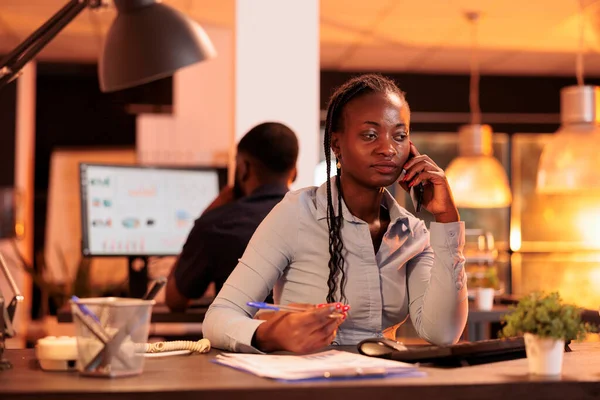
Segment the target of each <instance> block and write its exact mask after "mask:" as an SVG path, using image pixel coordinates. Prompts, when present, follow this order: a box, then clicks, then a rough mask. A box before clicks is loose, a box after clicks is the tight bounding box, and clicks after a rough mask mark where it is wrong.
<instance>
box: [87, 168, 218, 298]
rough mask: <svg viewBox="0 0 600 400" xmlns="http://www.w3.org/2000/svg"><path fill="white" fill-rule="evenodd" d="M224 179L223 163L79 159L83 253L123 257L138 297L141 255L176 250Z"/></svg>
mask: <svg viewBox="0 0 600 400" xmlns="http://www.w3.org/2000/svg"><path fill="white" fill-rule="evenodd" d="M226 181H227V170H226V168H181V167H179V168H177V167H153V166H137V165H133V166H132V165H115V164H90V163H81V164H80V194H81V225H82V230H81V233H82V246H81V249H82V253H83V255H84V256H93V257H106V256H111V257H114V256H126V257H129V259H130V275H129V280H130V291H131V292H136V293H130V295H132V296H133V297H141V295H143V292H144V291H145V289H146V285H147V275H146V273H147V272H146V265H145V263H146V261H147V257H148V256H173V255H177V254H179V253H180V251H181V249H182V247H183V244H184V243H185V240H186V238H187V236H188V234H189V232H190V230H191V229H192V227H193V225H194V221H195V220H196V218H198V217H199V216H200V214H201V213H202V211H204V209H206V207H207V206H208V205H209V204H210V203H211V202H212V201H213V200H214V198H215V197H216V196H217V195H218V194H219V191H220V189H221V188H222V187H223V186H224V185H225V183H226ZM140 260H141V262H142V263H143V265H141V266H139V265H138V264H140ZM133 274H140V275H141V276H135V277H134V276H133ZM136 280H137V284H136V282H134V281H136ZM136 285H139V286H136ZM134 286H135V288H134ZM140 292H141V293H140Z"/></svg>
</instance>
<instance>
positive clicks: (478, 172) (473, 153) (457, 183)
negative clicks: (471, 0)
mask: <svg viewBox="0 0 600 400" xmlns="http://www.w3.org/2000/svg"><path fill="white" fill-rule="evenodd" d="M466 17H467V19H468V20H469V22H471V23H472V26H473V49H472V54H471V82H470V94H469V103H470V107H471V124H469V125H463V126H461V127H460V129H459V132H458V135H459V137H458V140H459V152H458V154H459V156H458V157H457V158H455V159H454V160H452V162H451V163H450V164H449V165H448V168H447V169H446V177H447V179H448V183H449V184H450V187H451V188H452V194H453V195H454V201H455V203H456V205H457V207H464V208H497V207H508V206H509V205H510V203H511V202H512V195H511V192H510V187H509V184H508V178H507V176H506V172H505V171H504V168H503V167H502V165H501V164H500V162H499V161H498V160H497V159H496V158H495V157H494V156H493V148H492V127H491V126H489V125H483V124H481V111H480V109H479V65H478V60H477V54H476V53H477V51H476V47H477V46H476V37H477V34H476V22H477V20H478V18H479V14H478V13H476V12H469V13H467V14H466Z"/></svg>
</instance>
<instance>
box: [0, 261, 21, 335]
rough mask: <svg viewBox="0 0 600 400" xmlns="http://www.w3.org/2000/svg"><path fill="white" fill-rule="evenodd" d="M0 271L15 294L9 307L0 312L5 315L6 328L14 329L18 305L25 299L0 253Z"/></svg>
mask: <svg viewBox="0 0 600 400" xmlns="http://www.w3.org/2000/svg"><path fill="white" fill-rule="evenodd" d="M0 269H1V270H2V272H3V273H4V276H5V277H6V281H7V282H8V284H9V286H10V288H11V290H12V291H13V293H14V297H13V299H12V300H11V302H10V303H8V305H6V307H2V310H0V312H2V313H3V314H4V315H3V317H4V325H5V327H6V328H9V329H12V321H13V319H14V317H15V311H16V309H17V304H19V303H21V302H22V301H23V299H24V298H23V295H22V294H21V291H20V290H19V287H18V286H17V284H16V283H15V280H14V279H13V277H12V275H11V273H10V271H9V270H8V266H7V265H6V261H5V260H4V256H3V255H2V253H0ZM0 297H3V296H2V293H1V291H0ZM4 301H6V300H4ZM9 336H10V335H9Z"/></svg>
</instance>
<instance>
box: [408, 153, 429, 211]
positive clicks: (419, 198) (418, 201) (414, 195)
mask: <svg viewBox="0 0 600 400" xmlns="http://www.w3.org/2000/svg"><path fill="white" fill-rule="evenodd" d="M411 144H412V143H411ZM412 145H413V146H414V144H412ZM414 156H415V155H414V154H413V152H412V151H411V152H410V153H409V154H408V159H407V160H406V161H408V160H410V159H411V158H413V157H414ZM424 192H425V188H424V187H423V183H419V184H418V185H416V186H413V187H411V188H410V191H409V194H410V199H411V200H412V203H413V207H414V208H415V211H416V212H421V208H422V206H423V193H424Z"/></svg>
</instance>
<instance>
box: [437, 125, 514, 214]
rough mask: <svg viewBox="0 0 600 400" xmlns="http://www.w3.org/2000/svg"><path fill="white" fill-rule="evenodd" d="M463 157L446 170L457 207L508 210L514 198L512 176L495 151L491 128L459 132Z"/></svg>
mask: <svg viewBox="0 0 600 400" xmlns="http://www.w3.org/2000/svg"><path fill="white" fill-rule="evenodd" d="M459 150H460V151H459V156H458V157H457V158H455V159H454V160H452V162H450V164H449V165H448V168H446V178H447V179H448V183H449V184H450V188H451V189H452V194H453V196H454V202H455V203H456V206H457V207H464V208H499V207H508V206H509V205H510V203H511V202H512V195H511V191H510V186H509V183H508V177H507V176H506V172H505V170H504V168H503V167H502V165H501V164H500V162H499V161H498V160H497V159H496V158H494V156H493V155H492V154H493V151H492V128H491V127H490V126H489V125H479V124H472V125H464V126H462V127H461V128H460V130H459Z"/></svg>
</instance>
